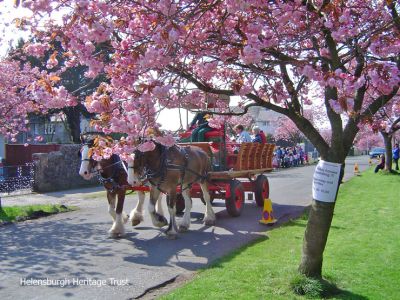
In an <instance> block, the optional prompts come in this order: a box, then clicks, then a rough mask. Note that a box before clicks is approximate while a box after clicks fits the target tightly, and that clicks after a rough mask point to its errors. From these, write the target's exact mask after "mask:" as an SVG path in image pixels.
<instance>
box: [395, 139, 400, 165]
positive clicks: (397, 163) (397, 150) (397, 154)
mask: <svg viewBox="0 0 400 300" xmlns="http://www.w3.org/2000/svg"><path fill="white" fill-rule="evenodd" d="M399 151H400V150H399V144H398V143H396V144H395V145H394V148H393V161H394V163H395V165H396V167H395V168H396V171H398V170H399V154H400V153H399Z"/></svg>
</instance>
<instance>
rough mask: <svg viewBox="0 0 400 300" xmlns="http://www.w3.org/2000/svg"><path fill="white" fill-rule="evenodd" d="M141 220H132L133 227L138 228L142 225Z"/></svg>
mask: <svg viewBox="0 0 400 300" xmlns="http://www.w3.org/2000/svg"><path fill="white" fill-rule="evenodd" d="M140 222H141V221H140V220H132V226H136V225H139V224H140Z"/></svg>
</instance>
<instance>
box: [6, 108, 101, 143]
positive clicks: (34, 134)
mask: <svg viewBox="0 0 400 300" xmlns="http://www.w3.org/2000/svg"><path fill="white" fill-rule="evenodd" d="M80 127H81V132H88V131H93V128H92V127H91V126H90V120H88V119H86V118H84V117H83V116H81V121H80ZM28 128H29V131H27V132H21V133H20V134H18V136H17V141H16V142H15V143H11V142H8V143H9V144H25V143H28V144H46V143H54V144H69V143H72V139H71V135H70V133H69V129H68V124H67V121H66V117H65V115H64V114H60V113H58V114H54V115H51V116H36V115H33V116H30V117H29V123H28ZM38 137H42V138H43V139H39V140H37V139H35V138H38Z"/></svg>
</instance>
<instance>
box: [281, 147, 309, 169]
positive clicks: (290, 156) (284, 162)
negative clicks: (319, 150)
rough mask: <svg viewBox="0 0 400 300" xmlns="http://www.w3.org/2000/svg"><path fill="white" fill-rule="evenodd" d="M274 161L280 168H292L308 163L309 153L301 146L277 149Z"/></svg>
mask: <svg viewBox="0 0 400 300" xmlns="http://www.w3.org/2000/svg"><path fill="white" fill-rule="evenodd" d="M274 159H275V161H276V166H277V167H278V168H290V167H298V166H301V165H304V164H306V163H307V161H308V157H307V153H305V152H304V150H303V148H301V147H300V146H296V147H286V148H285V147H279V146H278V147H277V148H276V150H275V155H274Z"/></svg>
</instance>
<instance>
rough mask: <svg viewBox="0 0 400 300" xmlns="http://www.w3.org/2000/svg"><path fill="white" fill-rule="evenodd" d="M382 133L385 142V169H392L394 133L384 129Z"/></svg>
mask: <svg viewBox="0 0 400 300" xmlns="http://www.w3.org/2000/svg"><path fill="white" fill-rule="evenodd" d="M381 135H382V137H383V141H384V143H385V150H386V155H385V156H386V157H385V170H387V171H389V172H390V171H392V160H393V154H392V135H391V134H388V133H386V132H384V131H381Z"/></svg>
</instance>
